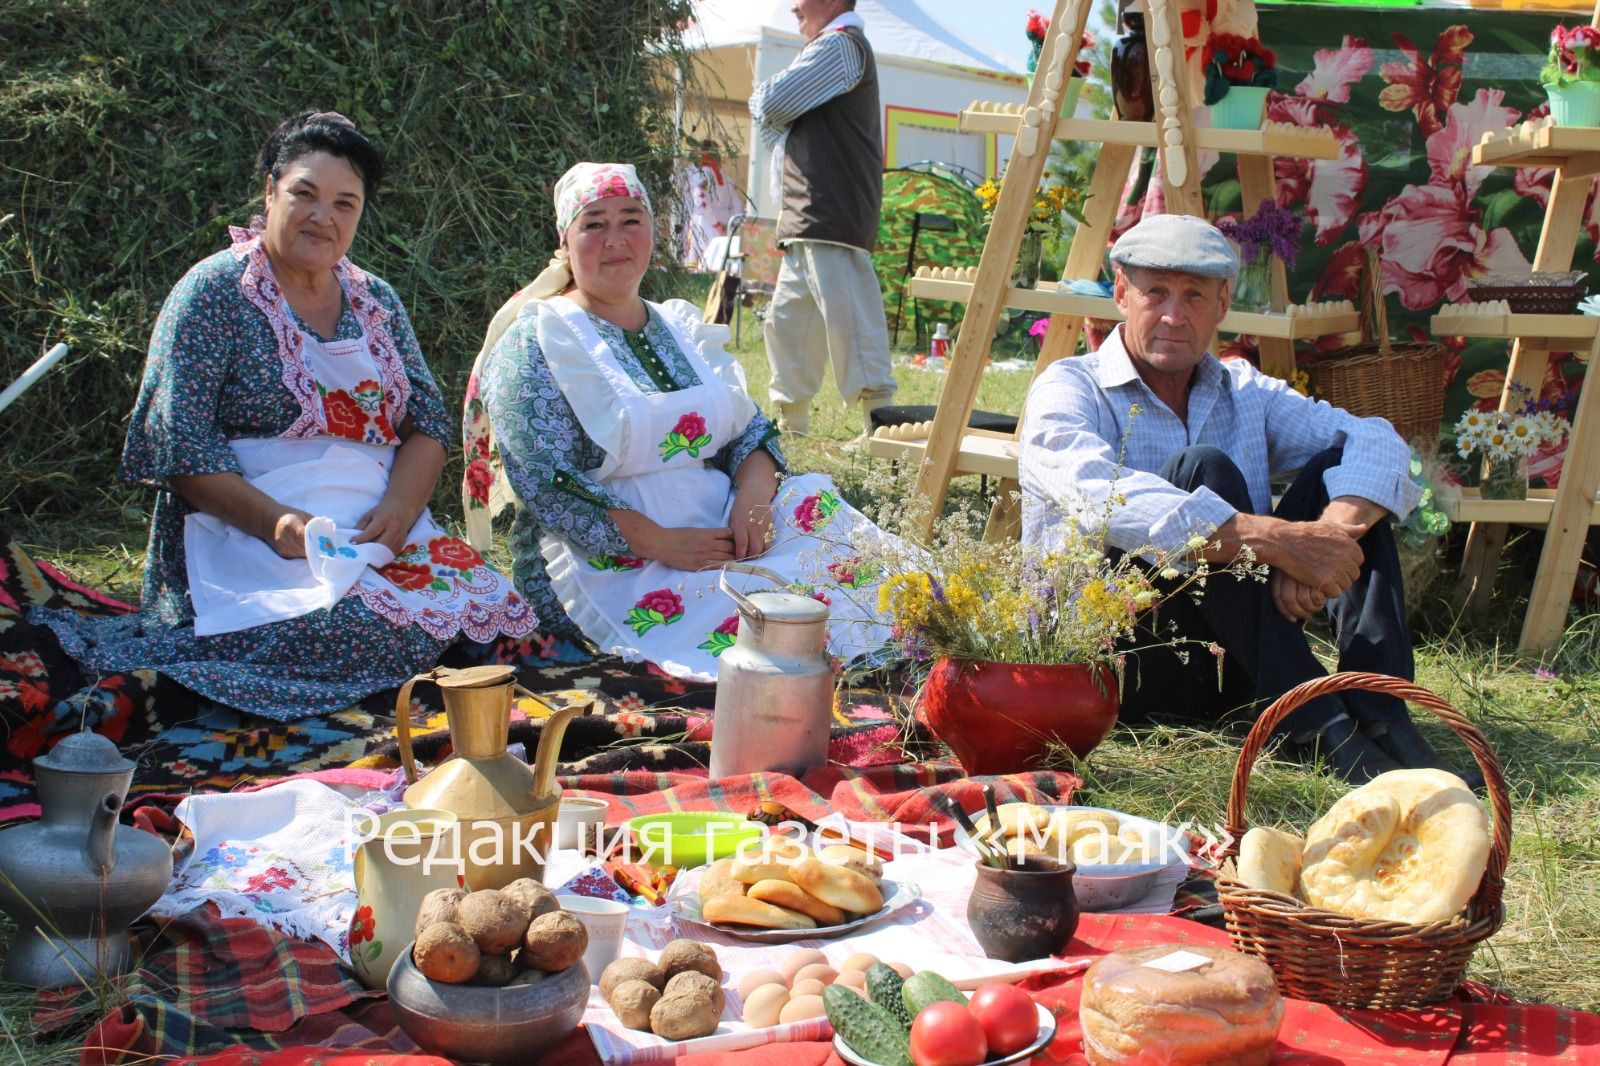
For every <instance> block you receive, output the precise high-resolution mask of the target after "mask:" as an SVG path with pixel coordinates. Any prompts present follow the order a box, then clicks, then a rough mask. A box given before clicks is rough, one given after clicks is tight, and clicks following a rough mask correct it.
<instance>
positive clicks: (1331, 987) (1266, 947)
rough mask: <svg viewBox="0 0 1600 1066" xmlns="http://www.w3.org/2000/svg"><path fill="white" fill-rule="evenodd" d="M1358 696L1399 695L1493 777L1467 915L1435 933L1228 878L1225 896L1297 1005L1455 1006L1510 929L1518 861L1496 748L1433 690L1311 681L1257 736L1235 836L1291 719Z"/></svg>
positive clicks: (1251, 743)
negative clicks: (1361, 692) (1508, 897)
mask: <svg viewBox="0 0 1600 1066" xmlns="http://www.w3.org/2000/svg"><path fill="white" fill-rule="evenodd" d="M1352 689H1365V690H1367V691H1369V692H1382V693H1387V694H1388V695H1391V696H1398V697H1399V698H1401V699H1403V700H1406V701H1408V702H1410V703H1414V704H1416V705H1417V706H1419V707H1424V708H1426V709H1427V710H1429V711H1431V712H1433V713H1434V714H1436V715H1438V716H1439V717H1440V718H1442V719H1443V720H1444V722H1445V724H1446V725H1448V726H1449V727H1450V728H1451V729H1453V730H1454V731H1455V732H1456V734H1457V735H1458V736H1459V737H1460V738H1461V739H1462V740H1463V741H1465V742H1466V745H1467V747H1468V748H1469V749H1471V751H1472V755H1473V757H1474V758H1475V759H1477V761H1478V765H1479V766H1480V767H1481V768H1482V769H1483V776H1484V780H1485V782H1486V783H1487V787H1488V792H1489V798H1490V800H1491V801H1492V804H1493V816H1492V828H1493V843H1492V844H1491V846H1490V848H1489V863H1488V868H1487V869H1486V870H1485V872H1484V875H1483V880H1482V881H1481V882H1480V883H1479V885H1478V891H1477V892H1476V893H1475V894H1474V895H1473V897H1472V899H1471V901H1469V902H1468V904H1467V906H1466V909H1465V910H1463V911H1462V913H1460V914H1458V915H1456V916H1455V917H1454V918H1451V919H1449V920H1447V921H1438V922H1432V923H1430V924H1428V925H1411V924H1410V923H1408V922H1379V921H1372V920H1369V919H1365V918H1352V917H1350V916H1349V915H1347V914H1337V913H1335V912H1333V911H1326V910H1322V909H1320V908H1317V907H1312V906H1309V905H1307V904H1305V903H1302V902H1300V901H1299V900H1297V899H1295V898H1294V897H1293V896H1286V895H1283V894H1282V893H1278V892H1270V891H1267V890H1266V889H1259V888H1251V887H1249V886H1247V885H1244V884H1241V883H1240V882H1239V881H1237V880H1234V879H1232V878H1231V877H1229V876H1227V875H1226V874H1225V875H1224V876H1222V877H1220V878H1219V879H1218V882H1217V896H1218V898H1219V900H1220V901H1221V903H1222V909H1223V913H1224V914H1225V915H1226V916H1227V921H1228V934H1229V935H1230V936H1231V937H1232V938H1233V943H1234V946H1235V947H1237V948H1238V949H1239V950H1240V951H1243V952H1246V953H1247V954H1251V955H1255V956H1257V957H1259V958H1261V959H1263V960H1264V961H1265V962H1266V963H1267V964H1268V965H1269V966H1271V967H1272V972H1273V973H1274V974H1276V975H1277V978H1278V988H1279V990H1280V991H1281V992H1282V993H1283V994H1284V995H1287V996H1293V997H1295V998H1297V999H1305V1000H1311V1001H1313V1002H1317V1003H1327V1004H1330V1005H1333V1006H1338V1007H1358V1008H1371V1009H1375V1010H1388V1009H1393V1008H1408V1007H1419V1006H1422V1005H1424V1004H1428V1003H1437V1002H1439V1001H1440V1000H1443V999H1446V998H1448V997H1449V996H1450V995H1451V993H1453V992H1454V991H1455V990H1456V988H1457V986H1459V985H1460V984H1461V979H1462V976H1463V975H1464V974H1465V973H1466V969H1467V963H1468V962H1469V961H1471V959H1472V952H1473V950H1474V949H1476V948H1477V946H1478V944H1479V943H1480V942H1481V941H1483V940H1486V939H1488V937H1489V936H1490V935H1492V934H1493V933H1494V932H1495V930H1497V929H1499V928H1500V923H1501V920H1502V918H1503V917H1504V910H1503V908H1502V907H1501V903H1500V894H1501V891H1502V889H1503V887H1504V883H1503V881H1502V877H1503V876H1504V874H1505V868H1506V858H1507V856H1508V855H1509V854H1510V852H1511V808H1510V800H1509V796H1508V794H1507V791H1506V780H1505V777H1504V775H1502V774H1501V772H1500V763H1499V760H1497V759H1496V758H1495V756H1494V752H1492V751H1491V750H1489V742H1488V741H1487V740H1486V739H1485V738H1484V735H1483V734H1482V733H1481V732H1479V730H1478V728H1477V726H1475V725H1473V724H1472V723H1471V722H1469V721H1468V720H1467V719H1466V718H1464V717H1462V715H1461V713H1460V712H1459V711H1457V710H1456V709H1455V708H1453V707H1451V706H1450V705H1449V704H1448V703H1446V702H1445V701H1444V700H1442V699H1440V698H1439V697H1438V696H1435V695H1434V694H1433V693H1431V692H1429V691H1428V690H1427V689H1424V688H1419V687H1418V686H1416V685H1413V684H1411V683H1410V682H1408V681H1401V680H1400V679H1399V678H1394V677H1387V676H1384V675H1382V674H1363V673H1342V674H1334V675H1332V676H1330V677H1321V678H1317V679H1316V680H1314V681H1307V682H1306V683H1305V684H1303V685H1299V686H1297V687H1295V688H1293V689H1290V690H1289V691H1288V692H1286V693H1284V694H1283V695H1282V696H1280V697H1278V699H1277V701H1276V702H1274V703H1273V704H1272V706H1270V707H1268V708H1267V709H1266V711H1264V712H1263V713H1262V715H1261V718H1260V719H1259V720H1258V721H1257V722H1256V724H1255V726H1254V727H1253V728H1252V729H1251V730H1250V735H1249V736H1248V737H1247V738H1246V739H1245V742H1244V749H1243V750H1242V751H1241V752H1240V753H1239V763H1238V765H1237V766H1236V767H1235V769H1234V772H1233V790H1232V792H1230V793H1229V795H1228V831H1229V832H1230V833H1232V834H1233V837H1234V841H1235V843H1234V844H1233V845H1232V847H1231V848H1230V850H1229V851H1228V853H1227V854H1228V855H1229V856H1234V855H1236V854H1237V852H1238V844H1237V841H1238V840H1239V838H1241V837H1243V836H1244V834H1245V830H1246V829H1247V828H1248V826H1247V825H1246V823H1245V813H1244V811H1245V792H1246V786H1247V785H1248V783H1249V780H1250V770H1251V768H1252V767H1253V766H1254V765H1255V762H1256V759H1257V758H1258V757H1259V756H1260V754H1261V751H1262V749H1263V748H1265V747H1266V745H1267V743H1268V741H1269V740H1270V739H1271V737H1272V734H1273V731H1274V730H1275V729H1276V728H1277V727H1278V725H1279V724H1280V723H1281V722H1282V721H1283V720H1284V718H1286V717H1287V716H1288V715H1289V714H1290V712H1292V711H1294V710H1296V709H1297V708H1299V707H1301V706H1302V705H1304V704H1306V703H1308V702H1310V701H1311V700H1314V699H1316V698H1317V697H1318V696H1323V695H1327V694H1329V693H1333V692H1345V691H1349V690H1352Z"/></svg>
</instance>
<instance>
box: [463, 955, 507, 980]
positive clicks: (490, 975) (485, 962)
mask: <svg viewBox="0 0 1600 1066" xmlns="http://www.w3.org/2000/svg"><path fill="white" fill-rule="evenodd" d="M516 976H517V964H516V963H514V962H512V961H511V956H510V955H484V956H482V957H480V958H479V959H478V972H477V973H475V974H473V976H472V983H473V984H475V985H492V986H494V987H495V988H500V987H502V986H504V985H509V984H510V983H511V981H512V979H513V978H514V977H516Z"/></svg>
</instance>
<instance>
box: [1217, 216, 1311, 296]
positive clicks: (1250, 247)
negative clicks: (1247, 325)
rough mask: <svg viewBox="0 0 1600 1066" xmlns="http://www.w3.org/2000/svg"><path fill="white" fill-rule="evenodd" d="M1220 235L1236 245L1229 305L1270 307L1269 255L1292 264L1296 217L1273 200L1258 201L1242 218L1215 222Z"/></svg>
mask: <svg viewBox="0 0 1600 1066" xmlns="http://www.w3.org/2000/svg"><path fill="white" fill-rule="evenodd" d="M1217 228H1218V229H1219V230H1221V231H1222V235H1223V236H1224V237H1227V238H1228V239H1229V240H1231V241H1232V242H1233V243H1234V244H1237V245H1238V246H1239V276H1238V277H1237V278H1236V279H1234V283H1233V305H1232V306H1233V307H1234V308H1236V309H1237V310H1240V311H1252V312H1256V313H1265V312H1268V311H1271V310H1272V258H1273V256H1277V257H1278V258H1279V259H1281V260H1283V265H1284V266H1285V267H1292V266H1294V260H1295V256H1297V255H1298V254H1299V253H1300V219H1299V217H1298V216H1296V215H1295V214H1294V212H1292V211H1287V210H1285V209H1284V208H1281V207H1279V206H1278V205H1277V203H1276V202H1275V201H1273V200H1262V201H1261V203H1260V205H1259V206H1258V207H1257V208H1256V213H1255V214H1253V215H1251V216H1250V217H1249V218H1248V219H1245V220H1243V221H1236V220H1234V219H1230V218H1225V219H1222V220H1220V221H1219V222H1218V223H1217Z"/></svg>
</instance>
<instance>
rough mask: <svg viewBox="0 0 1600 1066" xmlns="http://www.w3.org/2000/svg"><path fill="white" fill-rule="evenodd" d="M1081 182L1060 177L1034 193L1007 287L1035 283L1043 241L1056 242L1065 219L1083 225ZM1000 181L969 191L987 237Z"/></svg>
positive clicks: (1042, 257) (1064, 230) (1072, 176)
mask: <svg viewBox="0 0 1600 1066" xmlns="http://www.w3.org/2000/svg"><path fill="white" fill-rule="evenodd" d="M1084 184H1085V183H1084V182H1082V181H1078V180H1076V175H1074V174H1066V175H1063V180H1061V181H1058V182H1055V183H1053V184H1050V185H1044V186H1041V187H1040V188H1038V189H1035V190H1034V193H1033V207H1032V209H1031V210H1030V211H1029V212H1028V228H1027V230H1026V232H1024V233H1023V235H1022V245H1021V247H1020V248H1019V249H1018V251H1017V263H1016V266H1015V267H1014V268H1013V269H1012V272H1011V284H1012V285H1013V286H1015V287H1016V288H1019V289H1031V288H1033V287H1034V286H1035V285H1037V284H1039V270H1040V267H1041V265H1042V263H1043V262H1044V242H1045V239H1046V238H1050V239H1051V240H1060V239H1061V238H1062V237H1063V236H1064V235H1065V234H1066V228H1067V219H1072V220H1073V221H1074V222H1078V223H1082V222H1083V205H1084V202H1085V201H1086V200H1087V199H1088V197H1087V196H1085V195H1084V193H1083V191H1082V186H1083V185H1084ZM1000 185H1001V183H1000V182H997V181H995V180H994V179H993V178H989V179H988V180H987V181H985V182H984V183H983V184H982V185H979V186H978V187H977V188H976V189H974V190H973V194H974V195H975V196H977V198H978V206H979V207H981V208H982V209H983V226H984V233H985V237H986V238H987V234H988V229H989V226H990V224H991V223H992V222H993V221H994V209H995V207H996V206H997V205H998V204H999V203H1000Z"/></svg>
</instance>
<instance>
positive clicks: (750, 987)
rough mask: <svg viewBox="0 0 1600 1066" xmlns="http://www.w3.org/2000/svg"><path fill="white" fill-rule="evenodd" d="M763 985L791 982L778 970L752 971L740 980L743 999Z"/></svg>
mask: <svg viewBox="0 0 1600 1066" xmlns="http://www.w3.org/2000/svg"><path fill="white" fill-rule="evenodd" d="M607 969H608V970H609V969H610V968H609V967H607ZM762 985H782V986H784V987H785V988H788V987H789V980H788V978H786V977H784V976H783V974H781V973H779V972H778V971H777V970H751V971H750V972H749V973H747V974H745V975H744V976H743V977H742V978H740V979H739V995H740V997H741V998H746V999H748V998H749V996H750V993H752V992H754V991H755V990H756V989H758V988H760V987H761V986H762Z"/></svg>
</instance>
